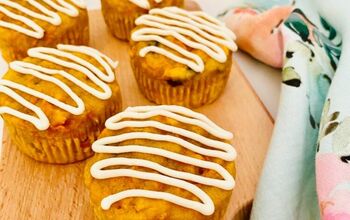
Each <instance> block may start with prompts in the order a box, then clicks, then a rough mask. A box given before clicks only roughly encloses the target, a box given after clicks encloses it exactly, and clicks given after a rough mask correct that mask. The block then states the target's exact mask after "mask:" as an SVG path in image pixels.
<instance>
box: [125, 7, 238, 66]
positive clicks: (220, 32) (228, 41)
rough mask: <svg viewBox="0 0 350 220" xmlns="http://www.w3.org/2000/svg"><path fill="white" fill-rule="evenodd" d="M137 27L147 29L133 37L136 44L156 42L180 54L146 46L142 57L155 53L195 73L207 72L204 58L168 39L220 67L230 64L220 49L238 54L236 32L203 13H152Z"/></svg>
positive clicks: (172, 9) (171, 9)
mask: <svg viewBox="0 0 350 220" xmlns="http://www.w3.org/2000/svg"><path fill="white" fill-rule="evenodd" d="M136 25H144V26H145V27H142V28H140V29H138V30H136V31H135V32H133V33H132V36H131V38H132V40H133V41H157V42H159V43H161V44H163V45H165V46H166V47H168V48H170V49H172V50H173V51H176V52H177V53H174V52H171V51H169V50H166V49H164V48H161V47H157V46H147V47H144V48H142V49H141V50H140V52H139V54H140V56H141V57H144V56H146V54H147V53H150V52H155V53H158V54H161V55H164V56H166V57H168V58H170V59H172V60H174V61H176V62H178V63H182V64H184V65H187V66H188V67H190V68H191V69H193V70H194V71H196V72H203V71H204V68H205V65H204V62H203V60H202V58H201V57H200V56H198V55H196V54H195V53H192V52H190V51H187V50H185V49H184V48H182V47H181V46H179V45H177V44H175V43H173V42H171V41H170V40H168V39H166V36H172V37H174V38H176V39H177V40H179V41H181V42H182V43H183V44H185V45H187V46H189V47H191V48H194V49H198V50H201V51H203V52H204V53H206V54H207V55H209V56H210V57H212V58H213V59H215V60H217V61H218V62H221V63H224V62H226V61H227V55H226V54H225V51H224V49H223V48H222V47H221V46H220V45H223V46H225V47H227V48H229V49H230V50H232V51H235V50H237V46H236V44H235V42H234V40H235V38H236V37H235V35H234V34H233V32H232V31H231V30H230V29H228V28H227V27H226V26H225V24H223V23H221V22H220V21H218V20H216V19H215V18H213V17H211V16H209V15H207V14H205V13H204V12H200V11H197V12H190V11H185V10H183V9H180V8H177V7H167V8H162V9H152V10H151V11H150V12H149V14H147V15H143V16H141V17H139V18H138V19H137V20H136ZM178 53H179V54H181V55H182V56H179V55H177V54H178Z"/></svg>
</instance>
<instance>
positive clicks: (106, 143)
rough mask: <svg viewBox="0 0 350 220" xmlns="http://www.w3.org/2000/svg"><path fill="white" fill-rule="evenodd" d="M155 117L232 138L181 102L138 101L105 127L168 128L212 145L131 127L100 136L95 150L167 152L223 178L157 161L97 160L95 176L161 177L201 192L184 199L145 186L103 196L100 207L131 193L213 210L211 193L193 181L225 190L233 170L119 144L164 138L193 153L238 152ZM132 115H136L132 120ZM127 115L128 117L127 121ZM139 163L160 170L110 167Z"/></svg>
mask: <svg viewBox="0 0 350 220" xmlns="http://www.w3.org/2000/svg"><path fill="white" fill-rule="evenodd" d="M154 116H165V117H168V118H171V119H174V120H176V121H179V122H182V123H185V124H189V125H195V126H198V127H200V128H202V129H204V130H205V131H207V132H208V133H210V134H211V135H213V136H215V137H216V138H219V139H231V138H232V137H233V135H232V133H230V132H228V131H225V130H223V129H222V128H220V127H219V126H217V125H216V124H215V123H213V122H212V121H210V120H209V119H208V118H207V117H206V116H204V115H202V114H200V113H196V112H193V111H192V110H190V109H187V108H185V107H180V106H166V105H163V106H140V107H129V108H127V109H126V110H125V111H124V112H122V113H119V114H117V115H115V116H113V117H111V118H109V119H108V120H107V121H106V127H107V129H110V130H119V129H123V128H126V127H137V128H138V127H154V128H157V129H160V130H163V131H166V132H170V133H173V134H176V135H180V136H182V137H186V138H189V139H191V140H194V141H196V142H199V143H201V144H204V145H206V146H208V147H209V148H203V147H201V146H198V145H195V144H193V143H191V142H188V141H186V140H184V139H182V138H180V137H177V136H173V135H164V134H156V133H150V132H130V133H124V134H119V135H116V136H110V137H104V138H101V139H99V140H97V141H96V142H95V143H94V144H93V145H92V149H93V150H94V151H95V152H96V153H109V154H122V153H133V152H138V153H144V154H151V155H157V156H161V157H165V158H168V159H171V160H175V161H179V162H181V163H186V164H190V165H193V166H197V167H201V168H204V169H210V170H214V171H216V172H217V173H218V174H220V176H221V177H222V179H213V178H208V177H204V176H200V175H195V174H192V173H188V172H182V171H177V170H174V169H170V168H167V167H164V166H162V165H160V164H158V163H155V162H152V161H148V160H144V159H134V158H123V157H112V158H107V159H103V160H100V161H97V162H96V163H94V164H93V165H92V166H91V169H90V172H91V175H92V176H93V177H94V178H96V179H109V178H115V177H132V178H138V179H143V180H152V181H156V182H160V183H163V184H166V185H171V186H174V187H178V188H182V189H184V190H187V191H189V192H191V193H192V194H193V195H195V196H196V197H198V199H199V200H200V202H197V201H193V200H189V199H185V198H182V197H180V196H177V195H174V194H170V193H166V192H159V191H151V190H142V189H130V190H126V191H122V192H118V193H116V194H114V195H110V196H108V197H106V198H104V199H103V200H102V201H101V207H102V209H104V210H108V209H109V208H110V207H111V205H112V204H113V203H115V202H118V201H120V200H122V199H125V198H130V197H145V198H151V199H161V200H165V201H168V202H171V203H174V204H177V205H179V206H182V207H185V208H189V209H193V210H196V211H198V212H200V213H202V214H203V215H212V214H213V213H214V211H215V207H214V203H213V201H212V200H211V198H210V197H209V196H208V195H207V194H206V193H205V192H204V191H203V190H202V189H200V188H199V187H198V186H196V185H194V184H193V183H191V182H194V183H199V184H203V185H208V186H213V187H218V188H221V189H224V190H231V189H233V187H234V185H235V181H234V179H233V177H232V176H231V174H230V173H229V172H228V171H227V170H226V169H225V168H223V167H222V166H221V165H220V164H217V163H214V162H210V161H203V160H200V159H196V158H193V157H190V156H186V155H181V154H179V153H175V152H171V151H169V150H165V149H160V148H156V147H151V146H141V145H122V146H118V145H117V144H118V143H120V142H123V141H127V140H134V139H141V140H142V139H144V140H145V139H146V140H154V141H160V142H171V143H175V144H178V145H180V146H181V147H183V148H186V149H187V150H190V151H193V152H195V153H198V154H201V155H204V156H209V157H215V158H221V159H223V160H226V161H233V160H234V159H235V158H236V151H235V149H234V148H233V147H232V146H231V145H230V144H227V143H225V142H222V141H218V140H214V139H210V138H207V137H204V136H202V135H199V134H196V133H195V132H192V131H188V130H185V129H182V128H179V127H175V126H171V125H167V124H164V123H161V122H158V121H154V120H144V119H148V118H151V117H154ZM133 119H134V120H133ZM123 120H126V121H123ZM122 165H127V166H138V167H144V168H148V169H152V170H154V171H157V172H158V173H153V172H151V173H150V172H143V171H137V170H133V169H125V168H123V169H117V168H115V169H106V168H108V167H111V166H122Z"/></svg>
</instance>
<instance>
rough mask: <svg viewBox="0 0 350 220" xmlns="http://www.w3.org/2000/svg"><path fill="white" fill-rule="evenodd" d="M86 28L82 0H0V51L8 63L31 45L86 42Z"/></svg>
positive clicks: (87, 24) (82, 43) (21, 57)
mask: <svg viewBox="0 0 350 220" xmlns="http://www.w3.org/2000/svg"><path fill="white" fill-rule="evenodd" d="M88 28H89V22H88V15H87V10H86V8H85V3H84V0H60V1H57V0H0V52H1V53H2V55H3V57H4V59H5V60H6V61H8V62H10V61H12V60H18V59H23V58H24V57H26V55H27V50H28V49H29V48H32V47H37V46H48V47H54V46H56V45H57V44H59V43H62V44H74V45H87V44H88V41H89V29H88Z"/></svg>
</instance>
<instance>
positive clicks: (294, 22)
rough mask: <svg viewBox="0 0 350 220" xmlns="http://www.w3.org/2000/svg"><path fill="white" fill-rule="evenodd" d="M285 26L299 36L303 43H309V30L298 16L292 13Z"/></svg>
mask: <svg viewBox="0 0 350 220" xmlns="http://www.w3.org/2000/svg"><path fill="white" fill-rule="evenodd" d="M284 24H285V25H286V26H287V27H288V28H290V29H291V30H292V31H294V32H295V33H296V34H298V35H299V36H300V37H301V39H302V40H303V41H305V42H306V41H309V35H310V32H309V28H308V27H307V25H306V23H305V22H304V20H303V19H301V18H300V16H299V15H298V14H295V13H292V14H291V15H290V16H289V17H288V19H287V20H286V22H285V23H284Z"/></svg>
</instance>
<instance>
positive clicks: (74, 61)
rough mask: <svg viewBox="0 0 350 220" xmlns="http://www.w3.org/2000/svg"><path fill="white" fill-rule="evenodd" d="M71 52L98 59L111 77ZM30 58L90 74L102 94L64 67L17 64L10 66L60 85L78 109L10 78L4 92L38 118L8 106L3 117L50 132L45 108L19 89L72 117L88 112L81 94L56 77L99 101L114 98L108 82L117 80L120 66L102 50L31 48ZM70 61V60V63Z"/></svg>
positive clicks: (1, 84) (1, 86)
mask: <svg viewBox="0 0 350 220" xmlns="http://www.w3.org/2000/svg"><path fill="white" fill-rule="evenodd" d="M69 52H77V53H81V54H85V55H88V56H90V57H92V58H94V59H95V60H96V61H97V62H98V63H99V64H100V65H101V66H102V67H103V68H104V70H105V72H106V73H107V75H106V74H104V73H103V72H102V71H101V70H99V69H98V68H97V67H95V66H94V65H92V64H91V63H89V62H87V61H86V60H84V59H82V58H79V57H78V56H76V55H74V54H72V53H69ZM28 55H29V56H30V57H33V58H38V59H41V60H45V61H49V62H51V63H54V64H57V65H59V66H62V67H66V68H70V69H72V70H76V71H79V72H81V73H83V74H84V75H86V76H87V77H88V78H89V79H90V80H91V81H92V82H93V83H94V84H96V85H97V86H98V87H99V88H100V89H101V90H102V91H99V90H96V89H95V88H93V87H91V86H89V85H88V84H85V83H84V82H82V81H81V80H79V79H78V78H76V77H75V76H73V75H72V74H70V73H68V72H66V71H64V70H62V69H61V68H58V69H53V68H46V67H43V66H39V65H36V64H33V63H29V62H24V61H14V62H12V63H10V65H9V66H10V68H11V69H12V70H14V71H16V72H18V73H21V74H30V75H33V76H35V77H37V78H39V79H41V80H45V81H48V82H51V83H53V84H55V85H57V86H58V87H60V88H61V89H62V90H63V91H65V92H66V93H67V94H68V95H69V96H70V97H71V98H72V100H73V101H74V102H75V104H76V106H71V105H68V104H65V103H63V102H61V101H59V100H57V99H55V98H53V97H51V96H48V95H46V94H44V93H42V92H39V91H36V90H34V89H31V88H29V87H27V86H25V85H21V84H18V83H16V82H12V81H9V80H6V79H0V93H5V94H6V95H8V96H10V97H11V98H13V99H14V100H16V101H17V102H19V103H20V104H21V105H23V106H25V107H26V108H28V109H30V110H31V111H33V112H34V113H35V115H36V116H37V117H35V116H32V115H30V114H25V113H22V112H19V111H17V110H15V109H12V108H9V107H7V106H0V114H10V115H13V116H15V117H18V118H21V119H23V120H26V121H28V122H30V123H32V124H33V125H34V126H35V127H36V128H37V129H39V130H46V129H47V128H48V127H49V126H50V123H49V119H48V118H47V116H46V115H45V113H44V112H43V111H42V109H40V108H39V107H37V106H36V105H34V104H32V103H30V102H29V101H27V100H26V99H24V98H23V97H22V96H20V95H19V94H18V93H17V92H16V91H15V90H18V91H21V92H23V93H26V94H29V95H31V96H35V97H38V98H40V99H44V100H46V101H47V102H49V103H51V104H52V105H55V106H57V107H59V108H61V109H63V110H65V111H67V112H69V113H71V114H74V115H80V114H82V113H83V112H84V110H85V104H84V102H83V101H82V99H81V98H80V97H78V96H77V94H76V93H75V92H73V91H72V90H71V89H70V87H69V86H68V85H67V84H65V83H64V82H62V81H61V80H59V79H57V78H55V77H54V76H53V75H60V76H62V77H64V78H66V79H67V80H69V81H71V82H73V83H74V84H76V85H77V86H79V87H81V88H82V89H83V90H85V91H87V92H88V93H90V94H91V95H93V96H95V97H97V98H99V99H102V100H106V99H109V98H110V97H111V96H112V91H111V89H110V87H109V86H108V84H107V82H112V81H114V79H115V75H114V71H113V69H114V68H116V67H117V65H118V63H117V62H113V61H112V60H111V59H110V58H108V57H107V56H106V55H104V54H101V53H100V52H99V51H97V50H95V49H93V48H90V47H86V46H73V45H62V44H59V45H58V46H57V49H54V48H46V47H37V48H32V49H29V50H28ZM60 57H61V58H60ZM62 58H65V59H62ZM67 59H68V60H70V61H67Z"/></svg>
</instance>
